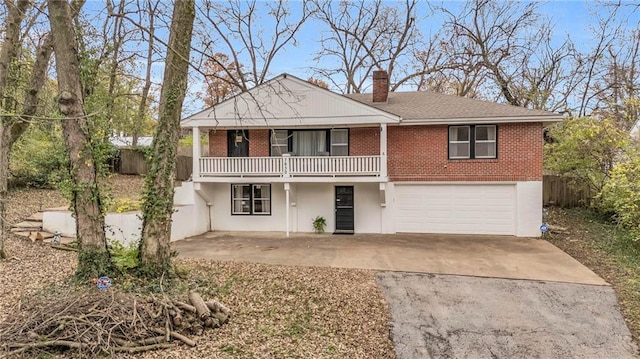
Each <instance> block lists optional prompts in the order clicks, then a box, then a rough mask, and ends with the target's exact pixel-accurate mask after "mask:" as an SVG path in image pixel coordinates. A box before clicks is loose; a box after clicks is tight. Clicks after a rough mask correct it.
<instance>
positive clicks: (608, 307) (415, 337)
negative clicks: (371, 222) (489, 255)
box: [377, 272, 638, 359]
mask: <svg viewBox="0 0 640 359" xmlns="http://www.w3.org/2000/svg"><path fill="white" fill-rule="evenodd" d="M377 281H378V284H379V286H380V288H381V289H382V291H383V293H384V296H385V299H386V300H387V302H388V303H389V307H390V310H391V317H392V323H391V334H392V339H393V342H394V346H395V349H396V354H397V355H398V358H399V359H405V358H406V359H409V358H411V359H413V358H491V359H497V358H584V359H591V358H594V359H595V358H618V359H623V358H636V355H637V350H638V349H637V348H636V346H635V344H633V342H632V340H631V334H630V333H629V330H628V328H627V327H626V325H625V322H624V320H623V318H622V315H621V314H620V310H619V308H618V304H617V300H616V295H615V292H614V291H613V289H612V288H611V287H610V286H595V285H582V284H569V283H554V282H540V281H526V280H509V279H495V278H474V277H463V276H452V275H433V274H417V273H397V272H396V273H394V272H381V273H378V275H377Z"/></svg>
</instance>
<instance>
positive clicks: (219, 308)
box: [205, 300, 233, 323]
mask: <svg viewBox="0 0 640 359" xmlns="http://www.w3.org/2000/svg"><path fill="white" fill-rule="evenodd" d="M205 304H206V305H207V308H209V309H210V310H211V311H212V312H214V313H217V312H221V313H224V314H226V315H227V317H231V316H232V315H233V312H232V311H231V309H229V308H227V307H226V306H225V305H224V304H222V303H220V302H218V301H217V300H210V301H207V302H205ZM225 323H226V322H225Z"/></svg>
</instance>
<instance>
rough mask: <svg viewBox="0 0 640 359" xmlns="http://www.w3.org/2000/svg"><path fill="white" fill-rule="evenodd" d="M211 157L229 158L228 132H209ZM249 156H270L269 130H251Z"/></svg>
mask: <svg viewBox="0 0 640 359" xmlns="http://www.w3.org/2000/svg"><path fill="white" fill-rule="evenodd" d="M209 156H211V157H227V131H226V130H210V131H209ZM249 156H251V157H265V156H269V130H249Z"/></svg>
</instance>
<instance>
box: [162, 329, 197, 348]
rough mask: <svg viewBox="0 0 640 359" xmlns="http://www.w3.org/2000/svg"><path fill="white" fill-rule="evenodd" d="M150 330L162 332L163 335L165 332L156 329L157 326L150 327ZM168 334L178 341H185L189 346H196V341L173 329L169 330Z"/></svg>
mask: <svg viewBox="0 0 640 359" xmlns="http://www.w3.org/2000/svg"><path fill="white" fill-rule="evenodd" d="M151 330H152V331H154V332H156V333H158V334H162V335H165V334H166V332H165V331H164V330H163V329H158V328H154V329H151ZM169 335H171V337H173V338H174V339H178V340H179V341H181V342H183V343H185V344H186V345H188V346H190V347H195V346H196V342H195V341H193V340H191V339H189V338H187V337H186V336H184V335H182V334H180V333H176V332H174V331H169Z"/></svg>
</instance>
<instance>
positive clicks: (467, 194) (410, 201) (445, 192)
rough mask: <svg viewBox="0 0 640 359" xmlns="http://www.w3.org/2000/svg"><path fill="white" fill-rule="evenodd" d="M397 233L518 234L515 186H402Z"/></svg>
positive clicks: (398, 195)
mask: <svg viewBox="0 0 640 359" xmlns="http://www.w3.org/2000/svg"><path fill="white" fill-rule="evenodd" d="M395 192H396V208H397V211H396V213H397V218H396V232H409V233H452V234H505V235H515V233H516V225H515V224H516V223H515V218H516V215H515V213H516V201H515V197H516V186H515V185H477V184H473V185H471V184H470V185H462V184H456V185H398V184H396V186H395Z"/></svg>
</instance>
